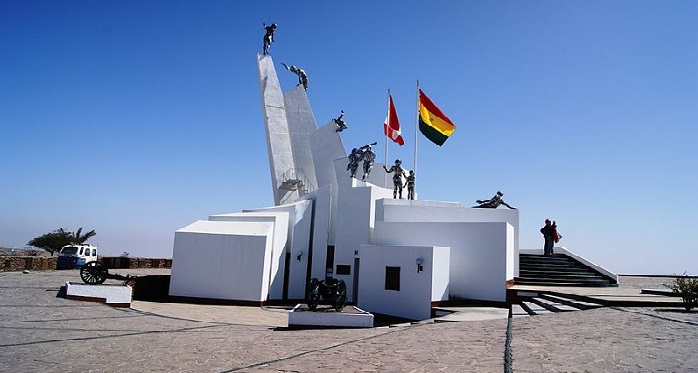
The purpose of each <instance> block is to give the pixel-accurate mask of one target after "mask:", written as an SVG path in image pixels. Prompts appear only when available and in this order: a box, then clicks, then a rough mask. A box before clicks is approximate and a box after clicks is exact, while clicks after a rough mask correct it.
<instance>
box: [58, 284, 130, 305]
mask: <svg viewBox="0 0 698 373" xmlns="http://www.w3.org/2000/svg"><path fill="white" fill-rule="evenodd" d="M132 296H133V290H132V288H131V287H130V286H128V285H118V284H114V285H104V284H102V285H86V284H80V283H74V282H66V283H65V297H66V298H68V299H73V300H82V301H88V302H100V303H106V304H108V305H110V306H114V307H131V299H132Z"/></svg>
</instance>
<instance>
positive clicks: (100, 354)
mask: <svg viewBox="0 0 698 373" xmlns="http://www.w3.org/2000/svg"><path fill="white" fill-rule="evenodd" d="M124 271H128V272H129V273H133V274H144V273H146V272H147V271H148V270H124ZM149 271H151V272H152V271H153V270H149ZM66 281H80V280H79V274H78V271H77V270H68V271H41V272H31V273H28V274H23V273H19V272H4V273H0V295H1V297H0V372H173V371H174V372H235V371H246V372H321V371H331V372H339V371H346V372H377V371H380V372H383V371H388V372H403V371H409V372H436V371H443V372H467V371H477V372H502V371H504V365H503V364H504V356H505V345H506V332H507V319H506V318H505V317H502V316H501V315H502V313H501V312H497V310H493V312H492V315H493V317H492V318H491V319H487V318H484V319H483V317H481V312H478V314H480V315H479V316H478V317H477V318H473V321H462V322H422V323H416V324H405V325H396V326H390V327H380V328H373V329H336V330H332V329H320V330H288V329H286V328H285V326H286V320H287V314H286V312H287V311H286V310H283V309H278V308H255V307H234V306H213V305H193V304H173V303H151V302H137V301H135V302H134V303H133V304H132V308H130V309H127V308H113V307H110V306H106V305H104V304H99V303H89V302H81V301H73V300H68V299H64V298H61V297H58V296H57V295H58V292H59V289H60V287H61V286H63V285H64V284H65V282H66ZM622 287H623V283H622V282H621V288H622ZM466 319H467V318H466ZM696 346H698V314H697V313H691V314H687V313H681V312H674V310H662V309H656V308H615V307H614V308H611V307H606V308H601V309H595V310H589V311H577V312H566V313H557V314H550V315H543V316H534V317H520V318H515V319H513V320H512V340H511V352H512V370H513V371H514V372H659V371H663V372H695V371H698V349H697V348H696Z"/></svg>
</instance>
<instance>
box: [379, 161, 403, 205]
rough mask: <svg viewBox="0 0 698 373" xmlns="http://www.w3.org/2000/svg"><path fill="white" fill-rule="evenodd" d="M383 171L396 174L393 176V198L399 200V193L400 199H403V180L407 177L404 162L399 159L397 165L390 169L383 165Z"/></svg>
mask: <svg viewBox="0 0 698 373" xmlns="http://www.w3.org/2000/svg"><path fill="white" fill-rule="evenodd" d="M383 169H384V170H385V172H387V173H389V174H390V173H393V172H394V173H395V175H393V198H394V199H397V196H398V192H399V194H400V199H402V178H403V177H404V176H405V171H404V170H403V169H402V161H401V160H399V159H396V160H395V164H394V165H392V166H390V169H388V168H386V167H385V165H383Z"/></svg>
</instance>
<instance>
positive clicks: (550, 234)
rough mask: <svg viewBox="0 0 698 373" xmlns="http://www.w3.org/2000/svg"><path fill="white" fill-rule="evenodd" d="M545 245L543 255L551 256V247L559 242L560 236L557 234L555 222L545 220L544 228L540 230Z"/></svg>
mask: <svg viewBox="0 0 698 373" xmlns="http://www.w3.org/2000/svg"><path fill="white" fill-rule="evenodd" d="M540 233H541V234H542V235H543V239H544V240H545V243H544V244H543V254H544V255H545V256H553V254H554V253H553V245H555V243H556V242H558V241H560V236H559V235H558V233H557V224H556V223H555V221H550V219H545V226H544V227H543V228H541V229H540Z"/></svg>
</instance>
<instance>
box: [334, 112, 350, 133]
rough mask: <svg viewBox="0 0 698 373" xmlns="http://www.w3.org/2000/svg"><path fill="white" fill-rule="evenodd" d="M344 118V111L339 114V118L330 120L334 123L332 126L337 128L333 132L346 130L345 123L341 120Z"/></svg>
mask: <svg viewBox="0 0 698 373" xmlns="http://www.w3.org/2000/svg"><path fill="white" fill-rule="evenodd" d="M343 116H344V110H342V111H341V112H340V114H339V116H338V117H337V118H335V119H332V120H333V121H334V124H335V125H336V126H337V128H336V129H335V132H342V131H344V130H345V129H347V123H346V122H345V121H344V119H342V117H343Z"/></svg>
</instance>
